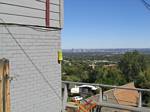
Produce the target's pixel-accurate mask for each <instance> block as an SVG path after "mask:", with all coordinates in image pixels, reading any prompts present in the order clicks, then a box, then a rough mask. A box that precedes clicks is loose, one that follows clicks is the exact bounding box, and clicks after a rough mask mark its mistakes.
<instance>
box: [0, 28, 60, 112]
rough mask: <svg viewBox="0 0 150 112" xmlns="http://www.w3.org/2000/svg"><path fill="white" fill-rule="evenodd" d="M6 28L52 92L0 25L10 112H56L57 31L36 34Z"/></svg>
mask: <svg viewBox="0 0 150 112" xmlns="http://www.w3.org/2000/svg"><path fill="white" fill-rule="evenodd" d="M8 28H9V30H10V31H11V33H12V34H13V35H14V37H15V38H16V39H17V41H18V42H19V43H20V44H21V46H22V47H23V49H24V50H25V51H26V52H27V53H28V55H29V56H30V57H31V59H32V60H33V62H34V63H35V64H36V66H37V67H38V68H39V69H40V71H41V72H42V73H43V74H44V76H45V77H46V78H47V80H48V81H49V83H50V84H51V85H52V87H53V88H54V89H55V91H54V90H53V89H52V88H51V87H49V86H48V84H47V83H46V81H45V80H44V79H43V78H42V76H41V74H39V72H38V71H37V70H36V69H35V67H34V66H33V64H32V63H31V62H30V61H29V59H28V58H27V57H26V56H25V54H24V53H23V52H22V50H21V49H20V48H19V46H18V45H17V44H16V42H15V41H14V40H13V39H12V37H11V36H10V34H8V32H7V30H6V28H5V27H4V26H0V42H1V47H0V54H1V56H0V57H1V58H2V57H5V58H7V59H9V61H10V69H11V72H10V75H11V76H12V77H13V80H12V81H11V112H60V111H61V100H60V99H59V97H61V66H60V64H58V60H57V57H58V56H57V53H58V50H59V49H60V40H61V39H60V31H49V32H40V31H36V30H34V29H31V28H25V27H18V26H11V27H10V26H8ZM55 92H57V95H56V93H55ZM58 95H59V97H58Z"/></svg>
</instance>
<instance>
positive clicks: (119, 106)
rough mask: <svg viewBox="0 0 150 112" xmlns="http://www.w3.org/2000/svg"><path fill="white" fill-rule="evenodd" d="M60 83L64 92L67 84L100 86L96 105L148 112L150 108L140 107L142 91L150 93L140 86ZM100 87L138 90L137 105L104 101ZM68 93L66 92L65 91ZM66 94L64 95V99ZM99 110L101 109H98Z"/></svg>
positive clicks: (135, 111)
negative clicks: (63, 87)
mask: <svg viewBox="0 0 150 112" xmlns="http://www.w3.org/2000/svg"><path fill="white" fill-rule="evenodd" d="M62 84H63V85H64V86H65V88H66V89H65V91H64V93H65V92H68V91H67V90H68V89H67V87H68V85H69V84H74V85H92V86H97V87H99V88H100V93H99V97H98V98H99V99H98V101H97V105H99V106H100V108H102V107H107V108H111V109H112V108H114V109H120V110H128V111H134V112H150V108H143V107H142V92H148V93H150V89H140V88H127V87H120V86H113V85H105V84H91V83H81V82H70V81H62ZM102 88H111V89H112V88H113V89H123V90H132V91H138V92H139V101H138V106H137V107H132V106H126V105H119V104H113V103H106V102H104V101H103V91H102ZM65 94H68V93H65ZM67 98H68V96H65V97H64V101H66V99H67ZM66 105H67V102H65V103H64V106H66ZM99 111H101V110H99Z"/></svg>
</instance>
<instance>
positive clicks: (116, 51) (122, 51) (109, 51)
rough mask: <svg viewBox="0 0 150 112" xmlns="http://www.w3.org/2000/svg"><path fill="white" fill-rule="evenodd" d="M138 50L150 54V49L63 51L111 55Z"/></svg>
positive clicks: (64, 50) (65, 50)
mask: <svg viewBox="0 0 150 112" xmlns="http://www.w3.org/2000/svg"><path fill="white" fill-rule="evenodd" d="M134 50H137V51H139V52H141V53H144V54H150V48H117V49H63V52H64V53H95V52H97V53H111V54H124V53H125V52H132V51H134Z"/></svg>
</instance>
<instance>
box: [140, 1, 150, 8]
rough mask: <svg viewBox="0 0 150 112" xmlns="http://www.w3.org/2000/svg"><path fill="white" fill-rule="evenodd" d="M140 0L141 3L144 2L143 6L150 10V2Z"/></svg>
mask: <svg viewBox="0 0 150 112" xmlns="http://www.w3.org/2000/svg"><path fill="white" fill-rule="evenodd" d="M141 1H142V3H143V4H144V6H145V7H146V8H147V9H148V10H150V4H149V3H147V2H146V1H145V0H141Z"/></svg>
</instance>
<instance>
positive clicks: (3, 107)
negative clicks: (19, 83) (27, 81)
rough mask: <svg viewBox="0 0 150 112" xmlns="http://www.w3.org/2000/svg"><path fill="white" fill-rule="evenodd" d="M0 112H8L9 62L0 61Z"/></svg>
mask: <svg viewBox="0 0 150 112" xmlns="http://www.w3.org/2000/svg"><path fill="white" fill-rule="evenodd" d="M0 112H10V80H9V61H8V60H6V59H2V60H0Z"/></svg>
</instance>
